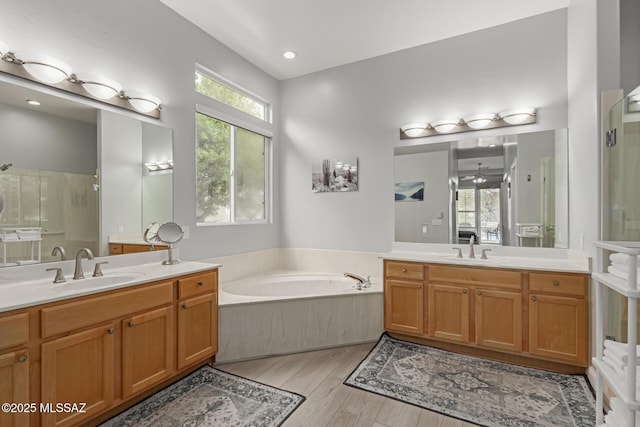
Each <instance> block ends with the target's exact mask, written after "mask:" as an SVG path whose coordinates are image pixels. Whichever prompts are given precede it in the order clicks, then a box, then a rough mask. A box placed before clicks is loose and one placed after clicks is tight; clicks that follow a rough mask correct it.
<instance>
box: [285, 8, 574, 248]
mask: <svg viewBox="0 0 640 427" xmlns="http://www.w3.org/2000/svg"><path fill="white" fill-rule="evenodd" d="M566 19H567V15H566V10H560V11H556V12H551V13H547V14H543V15H538V16H535V17H532V18H529V19H525V20H521V21H517V22H513V23H510V24H505V25H501V26H498V27H494V28H490V29H487V30H482V31H477V32H474V33H471V34H467V35H463V36H459V37H455V38H451V39H447V40H443V41H440V42H437V43H433V44H428V45H424V46H420V47H416V48H412V49H407V50H404V51H400V52H396V53H392V54H389V55H385V56H382V57H378V58H373V59H369V60H366V61H361V62H357V63H354V64H350V65H345V66H342V67H337V68H333V69H330V70H326V71H322V72H318V73H315V74H311V75H307V76H302V77H299V78H294V79H290V80H287V81H284V82H282V84H281V102H282V125H281V129H282V133H283V135H282V157H281V168H280V179H281V191H282V194H281V208H282V245H283V246H287V247H313V248H328V249H345V250H373V251H386V250H388V249H389V248H390V245H391V242H392V241H393V237H394V236H393V231H394V213H393V209H394V207H393V199H392V197H391V195H392V194H393V185H394V178H393V148H394V147H395V146H399V145H410V144H418V143H425V142H439V141H447V140H452V139H456V137H455V136H454V137H453V138H452V136H451V135H449V136H438V137H431V138H429V139H428V140H426V139H423V140H411V141H407V140H405V141H403V142H401V141H400V140H399V130H398V129H399V127H400V126H401V125H402V124H404V123H409V122H414V121H430V120H436V119H439V118H447V117H460V116H464V115H467V114H473V113H481V112H487V111H489V112H491V111H500V110H503V109H507V108H515V107H520V106H533V107H537V108H538V123H537V124H534V125H526V126H522V127H520V128H519V130H520V131H522V132H531V131H537V130H549V129H555V128H564V127H566V126H567V67H566V64H567V45H566V40H567V38H566V37H567V33H566V31H567V25H566ZM504 133H510V134H512V133H513V129H507V131H506V132H505V131H502V132H500V131H498V130H496V131H484V132H482V133H478V132H472V133H469V134H466V135H465V137H469V138H471V137H474V136H476V135H496V134H504ZM472 134H475V135H472ZM343 154H350V155H356V156H358V158H359V162H360V163H359V178H360V187H359V191H358V192H355V193H346V194H342V193H340V194H312V193H311V188H310V180H311V161H312V159H314V158H332V157H336V156H340V155H343ZM336 205H339V206H340V207H341V209H340V210H338V211H337V210H336V209H335V206H336ZM310 224H314V226H310Z"/></svg>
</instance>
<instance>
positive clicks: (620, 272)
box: [607, 265, 640, 284]
mask: <svg viewBox="0 0 640 427" xmlns="http://www.w3.org/2000/svg"><path fill="white" fill-rule="evenodd" d="M607 271H608V272H609V273H610V274H612V275H613V276H616V277H617V278H618V279H622V280H629V274H628V273H627V272H626V271H623V270H620V269H619V268H616V267H614V266H611V265H610V266H609V267H607ZM636 281H637V282H638V284H640V274H638V276H637V277H636Z"/></svg>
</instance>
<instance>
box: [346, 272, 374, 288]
mask: <svg viewBox="0 0 640 427" xmlns="http://www.w3.org/2000/svg"><path fill="white" fill-rule="evenodd" d="M344 277H348V278H350V279H353V280H355V281H356V289H357V290H359V291H360V290H362V288H368V287H369V286H370V285H371V276H367V278H366V279H365V278H364V277H362V276H358V275H357V274H353V273H344Z"/></svg>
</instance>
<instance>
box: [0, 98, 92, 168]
mask: <svg viewBox="0 0 640 427" xmlns="http://www.w3.org/2000/svg"><path fill="white" fill-rule="evenodd" d="M0 129H2V139H1V142H0V164H3V163H12V164H13V167H16V168H25V169H39V170H48V171H53V172H69V173H80V174H85V175H93V174H95V173H96V164H97V162H98V157H97V151H96V150H97V149H96V144H97V138H98V133H97V132H98V131H97V129H96V125H94V124H90V123H84V122H79V121H77V120H71V119H65V118H62V117H57V116H52V115H50V114H43V113H39V112H36V111H32V110H28V109H26V108H19V107H15V106H12V105H6V104H0Z"/></svg>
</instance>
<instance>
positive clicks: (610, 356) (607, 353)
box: [602, 348, 627, 372]
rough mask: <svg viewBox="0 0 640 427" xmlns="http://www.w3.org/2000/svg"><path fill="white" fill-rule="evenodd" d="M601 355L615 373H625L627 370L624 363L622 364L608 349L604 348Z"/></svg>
mask: <svg viewBox="0 0 640 427" xmlns="http://www.w3.org/2000/svg"><path fill="white" fill-rule="evenodd" d="M602 355H603V356H604V357H606V358H607V361H608V362H609V365H611V366H612V367H613V368H615V369H616V370H617V371H619V372H625V370H626V369H627V366H626V363H624V362H623V361H622V359H621V358H620V357H618V355H617V354H615V353H614V352H613V351H611V350H610V349H608V348H605V349H604V352H603V354H602Z"/></svg>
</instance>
